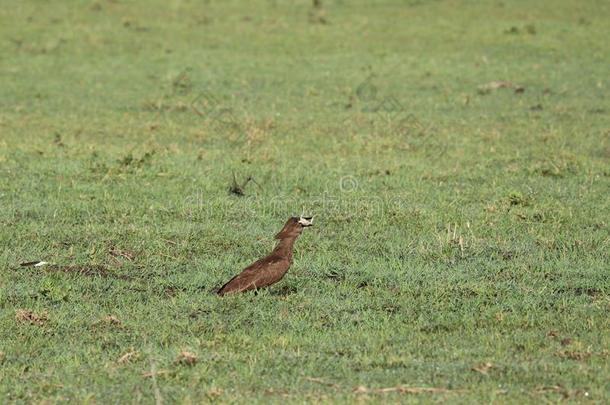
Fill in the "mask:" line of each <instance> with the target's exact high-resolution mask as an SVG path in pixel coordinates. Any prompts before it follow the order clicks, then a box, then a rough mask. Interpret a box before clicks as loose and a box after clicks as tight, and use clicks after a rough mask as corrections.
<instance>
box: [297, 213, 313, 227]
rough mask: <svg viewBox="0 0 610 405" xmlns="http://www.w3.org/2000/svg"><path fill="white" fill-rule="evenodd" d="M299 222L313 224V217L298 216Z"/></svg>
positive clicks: (306, 224) (305, 224) (307, 224)
mask: <svg viewBox="0 0 610 405" xmlns="http://www.w3.org/2000/svg"><path fill="white" fill-rule="evenodd" d="M299 224H301V225H303V226H312V225H313V217H304V216H302V215H301V217H300V218H299Z"/></svg>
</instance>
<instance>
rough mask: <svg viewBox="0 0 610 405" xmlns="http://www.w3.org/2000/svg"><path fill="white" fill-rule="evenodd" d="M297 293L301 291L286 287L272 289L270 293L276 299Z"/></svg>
mask: <svg viewBox="0 0 610 405" xmlns="http://www.w3.org/2000/svg"><path fill="white" fill-rule="evenodd" d="M297 292H299V290H297V288H296V287H293V286H290V285H285V286H282V288H277V289H272V290H271V291H269V295H272V296H274V297H286V296H288V295H292V294H296V293H297Z"/></svg>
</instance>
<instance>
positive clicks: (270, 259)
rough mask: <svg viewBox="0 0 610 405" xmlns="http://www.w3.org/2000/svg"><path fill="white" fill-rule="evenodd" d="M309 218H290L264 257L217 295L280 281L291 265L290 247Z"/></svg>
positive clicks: (266, 285)
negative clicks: (269, 251)
mask: <svg viewBox="0 0 610 405" xmlns="http://www.w3.org/2000/svg"><path fill="white" fill-rule="evenodd" d="M310 225H311V218H303V217H301V218H296V217H293V218H290V219H289V220H288V222H286V224H285V225H284V227H283V228H282V230H281V231H280V232H279V233H278V234H277V235H276V236H275V237H276V239H279V240H280V241H279V243H278V244H277V246H276V247H275V249H273V251H272V252H271V253H270V254H269V255H268V256H266V257H264V258H262V259H260V260H257V261H256V262H254V263H252V264H251V265H249V266H248V267H246V268H245V269H244V270H243V271H242V272H241V273H239V274H238V275H237V276H235V277H233V278H232V279H231V280H229V282H228V283H226V284H225V285H223V286H222V288H221V289H220V290H218V294H219V295H225V294H230V293H237V292H244V291H248V290H254V289H260V288H264V287H268V286H270V285H272V284H275V283H277V282H278V281H280V280H281V279H282V278H283V277H284V275H285V274H286V272H287V271H288V269H289V268H290V266H291V265H292V249H293V247H294V242H295V241H296V240H297V238H298V237H299V235H300V234H301V232H302V230H303V228H304V227H306V226H310Z"/></svg>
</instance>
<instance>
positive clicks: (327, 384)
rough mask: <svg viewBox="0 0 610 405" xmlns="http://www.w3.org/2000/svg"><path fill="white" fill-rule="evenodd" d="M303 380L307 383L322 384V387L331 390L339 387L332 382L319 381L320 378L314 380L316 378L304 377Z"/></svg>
mask: <svg viewBox="0 0 610 405" xmlns="http://www.w3.org/2000/svg"><path fill="white" fill-rule="evenodd" d="M305 379H306V380H307V381H311V382H315V383H318V384H322V385H326V386H329V387H333V388H340V386H339V385H338V384H335V383H332V382H329V381H324V380H323V379H321V378H316V377H305Z"/></svg>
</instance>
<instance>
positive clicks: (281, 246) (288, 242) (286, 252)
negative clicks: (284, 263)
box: [273, 236, 297, 258]
mask: <svg viewBox="0 0 610 405" xmlns="http://www.w3.org/2000/svg"><path fill="white" fill-rule="evenodd" d="M296 240H297V236H294V237H291V238H283V239H280V242H279V243H278V244H277V245H276V246H275V249H273V253H277V254H279V255H281V256H285V257H288V258H292V247H293V246H294V242H295V241H296Z"/></svg>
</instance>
